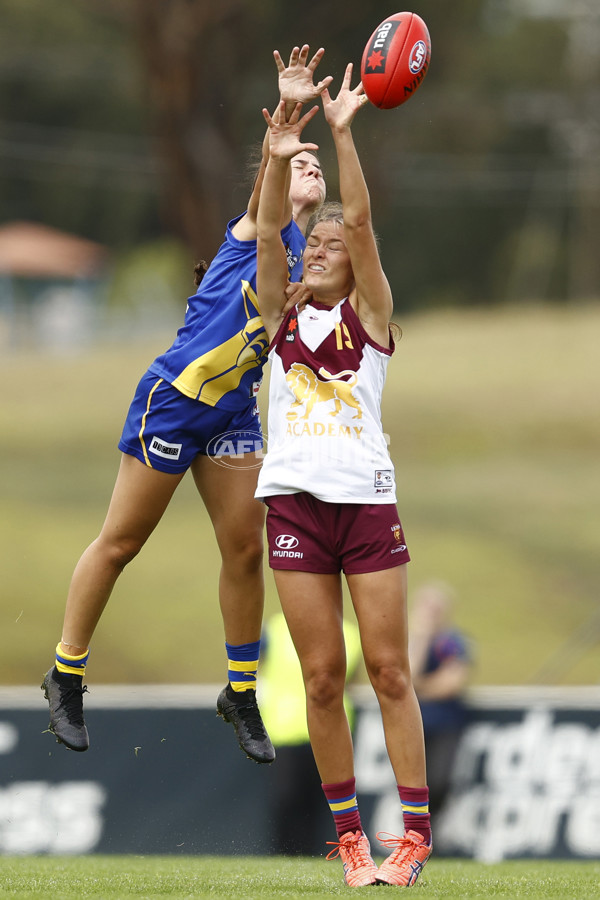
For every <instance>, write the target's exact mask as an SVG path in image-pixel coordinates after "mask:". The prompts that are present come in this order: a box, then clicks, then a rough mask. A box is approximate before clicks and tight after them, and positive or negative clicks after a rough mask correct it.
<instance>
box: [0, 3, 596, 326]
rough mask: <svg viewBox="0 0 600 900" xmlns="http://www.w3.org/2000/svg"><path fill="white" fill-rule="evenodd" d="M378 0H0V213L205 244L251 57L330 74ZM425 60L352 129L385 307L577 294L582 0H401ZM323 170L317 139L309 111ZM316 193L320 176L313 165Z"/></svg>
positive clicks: (226, 192)
mask: <svg viewBox="0 0 600 900" xmlns="http://www.w3.org/2000/svg"><path fill="white" fill-rule="evenodd" d="M389 12H390V9H389V6H387V4H386V3H384V2H383V0H376V2H372V3H370V4H358V3H353V2H348V0H330V2H328V3H323V2H319V3H317V2H316V0H305V3H304V4H303V6H302V9H301V13H299V12H297V11H294V13H293V14H292V11H291V9H290V7H289V5H286V4H282V3H279V2H276V0H220V2H218V3H210V2H209V0H54V2H53V3H51V4H43V3H40V2H39V0H0V15H1V16H2V22H3V28H2V31H1V32H0V103H1V104H2V117H1V118H0V156H1V157H2V168H1V169H0V220H1V219H7V218H17V217H18V218H32V219H36V220H39V221H43V222H46V223H47V224H50V225H55V226H57V227H60V228H65V229H67V230H71V231H75V232H78V233H80V234H82V235H84V236H86V237H90V238H93V239H96V240H99V241H102V242H104V243H108V244H109V245H111V246H113V247H119V248H126V247H127V246H132V245H134V244H136V243H139V242H146V241H153V240H156V239H159V238H160V237H161V236H163V235H164V234H165V232H166V233H168V234H170V235H176V236H178V237H179V238H181V239H183V240H184V241H185V243H186V245H187V246H188V247H189V248H191V250H192V253H193V254H194V255H196V256H206V257H210V256H211V255H212V253H213V252H214V250H215V249H216V247H217V246H218V244H219V243H220V241H221V239H222V235H223V231H224V226H225V222H226V221H227V219H228V218H229V217H230V216H232V215H234V214H235V213H236V212H238V211H240V209H241V208H242V206H243V204H244V202H245V200H246V198H247V195H248V190H249V184H243V185H242V181H243V179H244V168H245V162H246V160H247V156H248V148H249V147H250V146H251V145H259V144H260V141H261V139H262V135H263V134H264V123H263V121H262V117H261V115H260V109H261V107H262V106H264V105H267V106H270V105H272V104H274V102H275V100H276V81H275V69H274V66H273V62H272V57H271V53H272V50H273V48H275V47H277V48H278V49H279V50H280V51H281V52H282V53H283V54H284V56H285V55H286V54H287V53H288V52H289V50H290V48H291V46H292V45H293V43H299V44H301V43H304V42H307V43H309V44H310V45H311V47H312V48H313V49H316V48H317V47H318V46H319V45H320V44H323V45H324V46H325V47H326V51H327V52H326V56H325V59H324V61H323V63H322V74H332V75H334V77H335V84H336V85H338V84H339V82H340V78H341V75H342V72H343V69H344V66H345V64H346V62H347V61H349V60H353V61H354V62H355V65H356V67H358V63H359V60H360V58H361V54H362V50H363V47H364V44H365V43H366V40H367V39H368V37H369V35H370V34H371V32H372V31H373V30H374V28H375V27H376V26H377V24H378V23H379V22H380V21H381V20H382V19H383V18H385V16H386V15H387V14H389ZM418 12H419V13H420V14H421V15H422V16H423V18H424V19H425V21H426V22H427V23H428V25H429V29H430V32H431V35H432V45H433V53H432V63H431V67H430V70H429V74H428V75H427V79H426V80H425V82H424V84H423V86H422V87H421V89H420V90H419V93H418V94H417V95H416V96H415V97H414V98H413V99H411V100H410V102H409V103H407V104H406V105H405V106H403V107H401V108H400V109H398V110H390V111H379V110H375V109H372V108H371V109H369V108H367V109H366V110H365V111H364V112H363V113H361V115H360V117H359V118H358V120H357V122H356V125H355V133H356V138H357V142H358V143H359V146H360V149H361V157H362V159H363V161H364V167H365V172H366V176H367V179H368V182H369V187H370V189H371V193H372V198H373V207H374V217H375V222H376V226H377V228H378V231H379V232H380V234H381V237H382V247H383V250H382V254H383V256H384V264H385V267H386V271H388V273H389V275H390V278H391V281H392V284H393V287H394V292H395V296H396V300H397V303H398V305H399V307H400V308H401V309H407V308H416V307H423V306H427V305H440V304H456V303H463V304H464V303H485V302H498V301H501V300H503V299H506V298H508V299H511V300H523V299H539V300H564V299H571V298H577V297H581V296H591V295H592V294H596V295H597V292H598V288H597V285H598V283H599V278H600V255H599V254H597V253H596V251H595V234H596V233H597V228H598V224H599V221H598V220H599V216H600V183H599V181H598V158H599V156H600V139H599V138H598V134H600V106H599V104H598V102H597V99H598V92H599V90H600V51H599V49H598V48H599V47H600V6H599V5H598V3H597V2H594V0H577V2H571V0H553V2H552V3H543V2H540V0H454V2H453V3H452V4H446V3H443V4H441V3H439V0H420V3H419V10H418ZM310 127H311V136H312V137H313V138H314V139H315V140H316V141H317V142H320V143H321V154H322V158H323V162H324V165H325V169H326V171H327V169H329V170H330V173H333V171H334V169H335V167H334V166H331V162H332V152H331V146H330V144H331V141H330V140H329V135H328V134H327V129H326V128H325V127H324V124H323V120H322V116H321V117H317V119H316V120H315V121H314V123H311V126H310ZM328 184H329V192H330V195H331V196H332V197H335V196H336V193H337V185H336V181H335V177H334V175H333V174H330V177H329V179H328Z"/></svg>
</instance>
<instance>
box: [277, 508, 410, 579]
mask: <svg viewBox="0 0 600 900" xmlns="http://www.w3.org/2000/svg"><path fill="white" fill-rule="evenodd" d="M265 503H266V505H267V506H268V508H269V511H268V513H267V539H268V543H269V565H270V566H271V568H272V569H293V570H297V571H298V570H299V571H301V572H314V573H316V574H319V575H330V574H334V573H337V572H342V571H343V572H345V573H346V574H347V575H360V574H363V573H365V572H379V571H380V570H381V569H391V568H393V567H394V566H400V565H402V564H403V563H407V562H408V561H409V559H410V556H409V555H408V550H407V549H406V543H405V540H404V533H403V531H402V525H401V524H400V519H399V517H398V510H397V509H396V504H395V503H324V502H323V500H317V498H316V497H313V496H312V494H307V493H297V494H279V495H277V496H276V497H267V498H266V499H265Z"/></svg>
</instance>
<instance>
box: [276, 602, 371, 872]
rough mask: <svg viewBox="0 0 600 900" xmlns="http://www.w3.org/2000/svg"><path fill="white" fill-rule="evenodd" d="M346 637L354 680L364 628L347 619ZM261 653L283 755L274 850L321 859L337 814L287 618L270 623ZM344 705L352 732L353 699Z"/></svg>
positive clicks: (278, 750) (278, 766)
mask: <svg viewBox="0 0 600 900" xmlns="http://www.w3.org/2000/svg"><path fill="white" fill-rule="evenodd" d="M344 638H345V641H346V661H347V679H348V680H350V679H351V678H352V677H353V675H354V674H355V673H356V670H357V667H358V664H359V662H360V660H361V658H362V655H361V648H360V637H359V634H358V627H357V626H356V625H355V624H354V623H352V622H348V621H346V620H344ZM261 648H262V649H261V662H260V675H261V677H260V681H259V698H260V708H261V712H262V717H263V721H264V723H265V725H266V728H267V731H268V732H269V735H270V737H271V740H272V742H273V745H274V747H275V751H276V753H277V759H276V761H275V765H273V766H272V768H271V769H270V772H269V778H270V787H271V791H270V801H271V810H270V822H271V827H272V835H273V837H272V842H271V845H272V850H273V852H274V853H280V854H296V855H303V856H321V855H322V852H323V845H324V844H325V842H326V841H327V840H328V838H329V836H330V831H331V815H330V813H329V809H328V807H327V804H326V803H323V791H322V789H321V779H320V778H319V773H318V771H317V767H316V765H315V761H314V757H313V753H312V749H311V746H310V740H309V737H308V727H307V724H306V694H305V691H304V682H303V680H302V671H301V669H300V662H299V660H298V656H297V654H296V649H295V647H294V644H293V643H292V639H291V637H290V632H289V630H288V627H287V623H286V621H285V617H284V615H283V613H281V612H279V613H276V614H275V615H274V616H272V617H271V618H270V619H269V620H268V622H267V623H266V625H265V628H264V631H263V636H262V641H261ZM263 654H264V655H263ZM344 702H345V706H346V713H347V715H348V719H349V722H350V726H351V727H352V725H353V718H354V715H353V709H352V704H351V702H350V699H349V698H348V696H347V695H346V697H345V699H344ZM291 810H293V813H292V812H291Z"/></svg>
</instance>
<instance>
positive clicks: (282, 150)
mask: <svg viewBox="0 0 600 900" xmlns="http://www.w3.org/2000/svg"><path fill="white" fill-rule="evenodd" d="M301 109H302V105H301V104H300V103H298V104H297V105H296V107H295V109H294V110H293V112H292V114H291V116H290V117H289V121H288V120H287V119H286V115H285V101H283V100H282V101H281V103H280V104H279V107H278V110H277V116H276V119H277V120H276V119H273V118H271V116H270V115H269V113H268V111H267V110H266V109H263V116H264V117H265V120H266V122H267V125H268V126H269V161H268V163H267V167H266V170H265V177H264V181H263V185H262V191H261V195H260V203H259V205H258V217H257V239H258V268H257V275H256V287H257V294H258V300H259V304H260V312H261V316H262V320H263V324H264V326H265V329H266V332H267V335H268V337H269V340H272V338H273V337H274V335H275V333H276V332H277V329H278V328H279V325H280V323H281V320H282V318H283V309H284V307H285V303H286V296H285V288H286V285H287V283H288V266H287V258H286V254H285V247H284V246H283V241H282V240H281V216H282V213H283V208H284V205H285V200H286V191H287V176H288V171H289V166H290V159H291V158H292V157H293V156H296V154H297V153H300V152H301V151H302V150H318V147H317V145H316V144H310V143H306V144H303V143H302V142H301V140H300V137H301V135H302V131H303V129H304V127H305V126H306V125H307V124H308V122H310V120H311V119H312V118H313V116H314V115H315V113H316V112H317V110H318V107H317V106H314V107H313V108H312V109H311V110H309V112H307V113H306V114H305V115H304V116H302V117H300V112H301Z"/></svg>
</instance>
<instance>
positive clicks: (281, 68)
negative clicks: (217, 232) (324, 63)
mask: <svg viewBox="0 0 600 900" xmlns="http://www.w3.org/2000/svg"><path fill="white" fill-rule="evenodd" d="M309 52H310V48H309V45H308V44H304V45H303V46H302V47H294V48H293V49H292V52H291V53H290V59H289V62H288V64H287V66H286V65H285V64H284V62H283V60H282V58H281V54H280V53H279V51H278V50H274V51H273V56H274V58H275V65H276V66H277V73H278V76H277V81H278V87H279V96H280V100H283V101H284V102H285V112H286V116H287V117H288V118H289V117H290V116H291V114H292V112H293V111H294V108H295V106H296V104H297V103H303V104H304V103H313V102H314V101H315V100H317V99H318V98H319V96H320V95H321V94H322V93H323V91H324V90H325V89H326V88H327V87H328V85H329V84H331V82H332V80H333V78H332V76H331V75H327V76H326V77H325V78H323V79H322V80H321V81H319V82H317V84H314V83H313V82H314V77H315V72H316V70H317V66H318V65H319V63H320V62H321V60H322V59H323V55H324V53H325V50H324V49H323V48H322V47H321V48H320V49H319V50H317V52H316V53H315V54H314V56H313V57H312V59H311V60H310V61H309V60H308V54H309ZM268 159H269V132H268V130H267V133H266V134H265V138H264V141H263V146H262V159H261V164H260V169H259V171H258V174H257V176H256V179H255V181H254V185H253V188H252V194H251V195H250V199H249V201H248V211H247V213H246V215H245V216H244V217H243V218H242V219H240V221H239V222H237V223H236V224H235V226H234V229H233V233H234V235H235V237H236V238H237V239H238V240H240V241H251V240H254V239H255V238H256V217H257V214H258V203H259V199H260V192H261V189H262V183H263V178H264V176H265V169H266V166H267V161H268ZM291 218H292V204H291V203H290V202H289V201H287V194H286V204H285V206H284V209H283V211H282V217H281V225H280V226H279V227H280V228H282V227H283V226H284V225H285V224H286V223H287V222H289V221H290V219H291Z"/></svg>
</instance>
